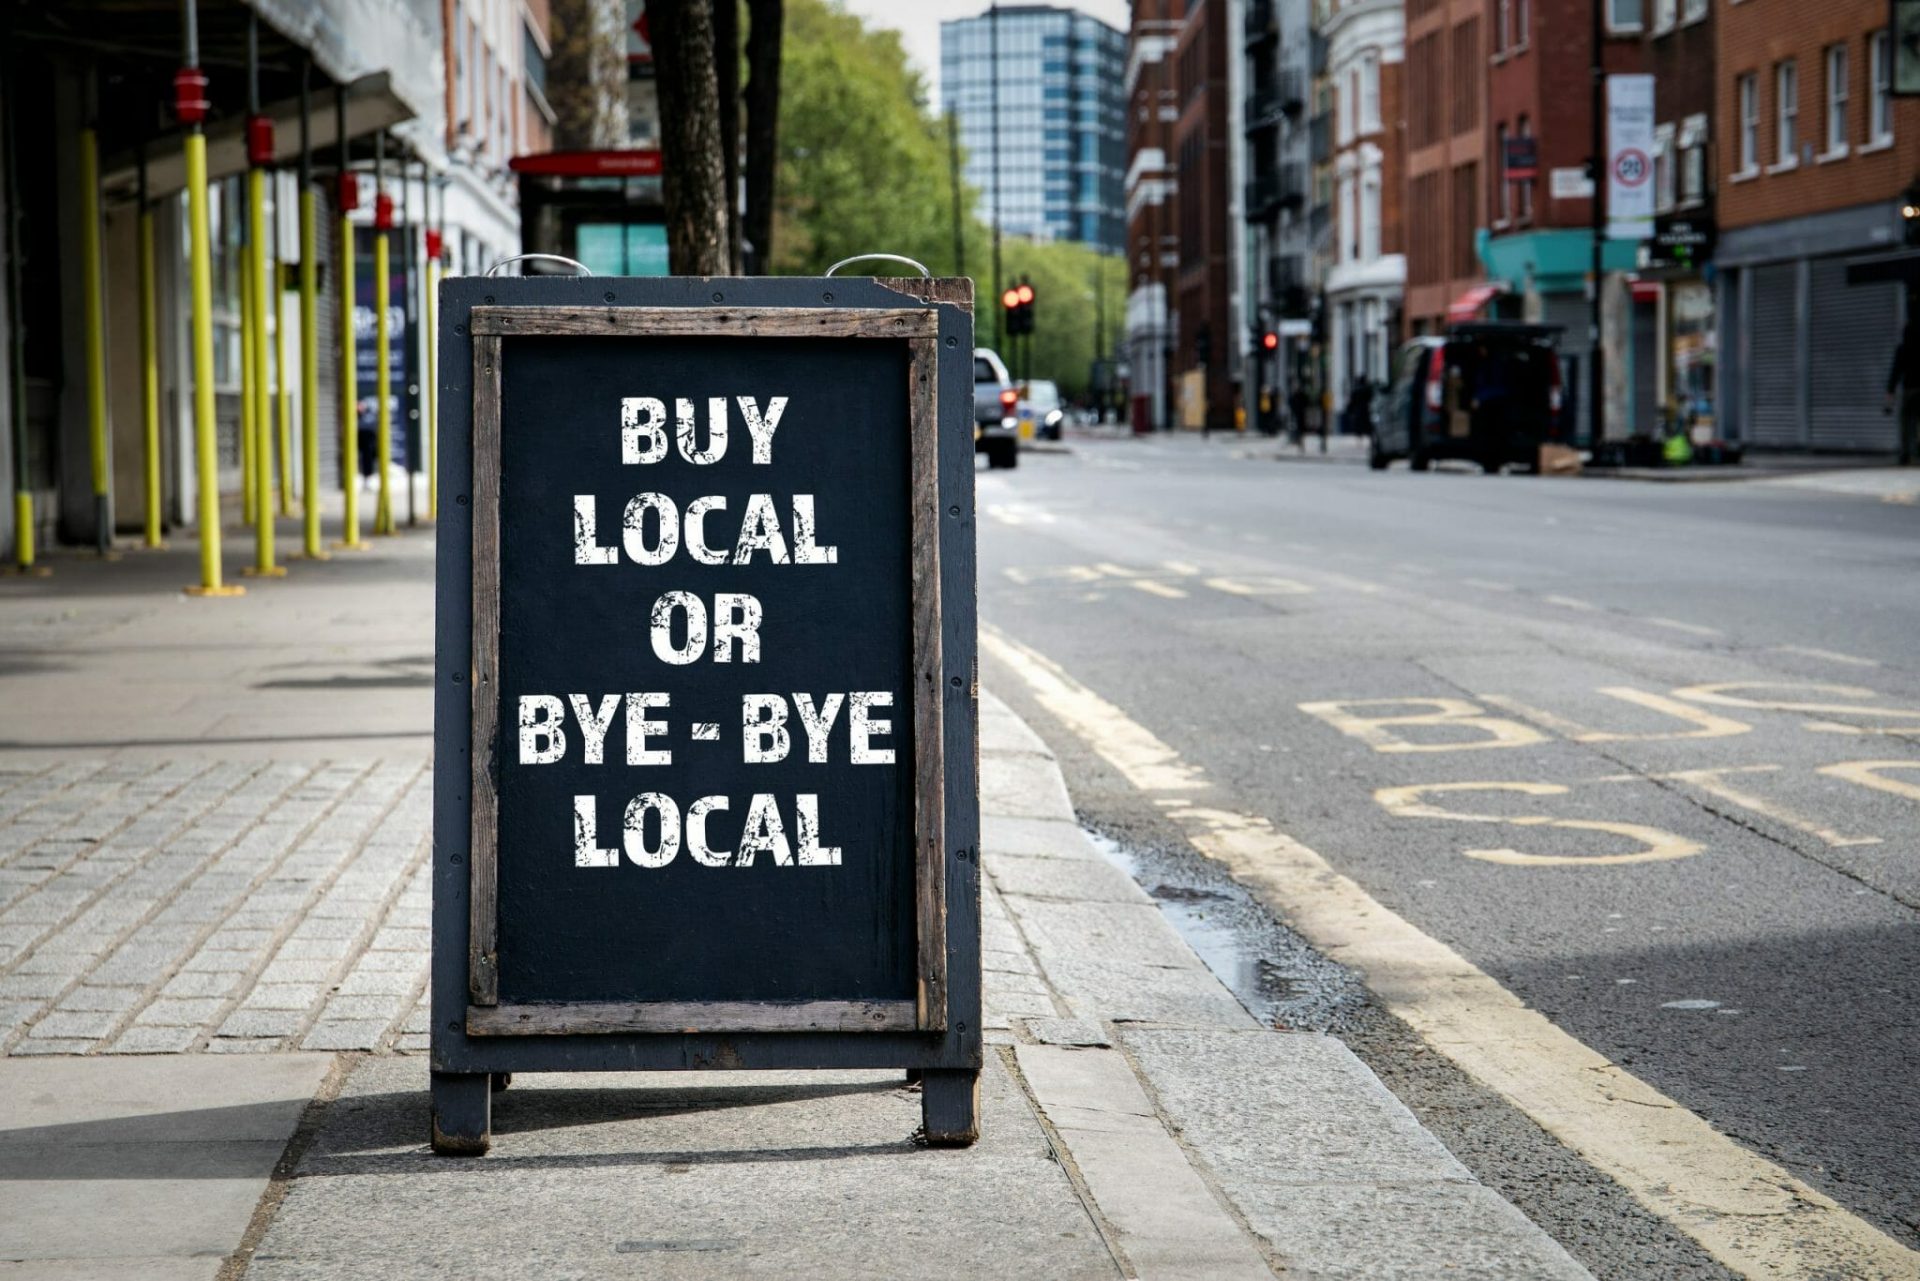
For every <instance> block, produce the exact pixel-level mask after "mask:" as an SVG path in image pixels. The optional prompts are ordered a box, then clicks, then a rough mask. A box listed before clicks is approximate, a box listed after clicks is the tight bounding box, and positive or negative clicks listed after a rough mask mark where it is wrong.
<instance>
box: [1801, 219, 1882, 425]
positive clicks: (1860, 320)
mask: <svg viewBox="0 0 1920 1281" xmlns="http://www.w3.org/2000/svg"><path fill="white" fill-rule="evenodd" d="M1811 266H1812V269H1813V275H1812V283H1813V324H1812V329H1813V332H1812V333H1810V334H1809V335H1808V342H1810V343H1811V344H1812V350H1811V353H1810V354H1811V357H1812V359H1811V361H1810V362H1809V364H1810V366H1811V371H1810V374H1809V377H1808V383H1809V388H1808V391H1809V395H1808V416H1809V417H1810V418H1811V420H1812V422H1811V427H1812V432H1811V444H1812V445H1813V447H1814V448H1815V449H1842V450H1854V449H1871V450H1889V451H1890V450H1893V449H1897V448H1898V447H1899V440H1898V437H1897V434H1896V430H1895V427H1896V420H1895V419H1893V418H1892V417H1891V416H1889V415H1887V414H1886V413H1883V412H1882V410H1881V393H1882V392H1883V391H1884V390H1885V389H1886V385H1887V369H1888V367H1889V366H1890V365H1891V364H1892V363H1893V349H1894V347H1895V346H1896V345H1898V343H1899V341H1900V313H1899V301H1898V298H1897V297H1896V287H1895V286H1893V285H1860V286H1854V287H1849V286H1848V284H1847V266H1846V260H1845V259H1844V258H1838V257H1835V258H1816V259H1814V260H1813V262H1812V264H1811Z"/></svg>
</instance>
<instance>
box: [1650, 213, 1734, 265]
mask: <svg viewBox="0 0 1920 1281" xmlns="http://www.w3.org/2000/svg"><path fill="white" fill-rule="evenodd" d="M1717 239H1718V230H1717V228H1716V226H1715V225H1714V221H1713V219H1711V218H1683V217H1676V216H1663V217H1660V218H1656V219H1655V220H1654V224H1653V239H1652V240H1650V241H1649V242H1648V243H1647V261H1648V263H1649V264H1650V265H1653V266H1663V267H1694V268H1698V267H1700V266H1702V265H1703V264H1705V263H1707V262H1708V261H1710V260H1711V259H1712V258H1713V247H1714V243H1715V241H1716V240H1717Z"/></svg>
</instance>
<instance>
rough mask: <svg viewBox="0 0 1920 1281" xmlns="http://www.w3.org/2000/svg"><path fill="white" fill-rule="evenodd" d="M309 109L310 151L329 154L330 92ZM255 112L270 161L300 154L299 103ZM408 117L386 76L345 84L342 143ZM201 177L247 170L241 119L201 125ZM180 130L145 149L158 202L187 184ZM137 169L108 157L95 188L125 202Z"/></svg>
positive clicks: (130, 161) (121, 157) (128, 155)
mask: <svg viewBox="0 0 1920 1281" xmlns="http://www.w3.org/2000/svg"><path fill="white" fill-rule="evenodd" d="M309 108H310V110H311V112H312V142H313V148H314V150H315V151H316V152H320V151H330V150H331V149H332V148H333V146H334V145H335V142H336V137H335V129H334V114H333V92H332V90H331V89H321V88H317V87H316V88H315V90H314V92H313V95H312V99H311V102H310V103H309ZM261 114H262V115H265V116H267V117H268V118H270V119H271V120H272V121H273V158H274V160H276V161H278V162H282V163H286V162H291V161H293V160H296V159H298V158H299V155H300V100H299V99H298V98H282V99H280V100H279V101H277V102H268V103H263V104H261ZM412 118H413V110H412V109H411V108H410V107H408V106H407V104H406V102H405V101H404V100H402V99H401V98H400V96H399V95H397V94H396V93H394V91H393V88H392V85H391V84H390V82H389V80H388V77H387V73H386V72H384V71H376V72H374V73H373V74H372V75H367V76H362V77H361V78H360V79H358V80H356V81H354V82H353V83H352V84H350V85H348V86H347V140H348V141H349V142H352V141H353V140H354V139H356V138H365V137H369V136H371V135H372V134H373V133H375V132H376V131H378V130H381V129H388V128H391V127H393V126H394V125H396V124H399V123H400V122H401V121H403V120H410V119H412ZM206 132H207V175H208V177H210V178H216V179H217V178H223V177H225V176H226V175H228V174H232V173H239V172H240V171H241V170H243V169H245V168H246V167H247V139H246V120H245V118H244V117H240V116H229V117H227V118H225V119H222V120H215V121H210V122H209V123H208V125H207V131H206ZM180 136H181V135H180V132H179V131H177V130H176V131H172V132H169V133H166V134H163V135H161V136H160V137H158V138H156V139H154V140H153V141H152V142H151V143H150V144H148V146H147V196H148V198H149V199H159V198H161V197H163V196H170V195H172V194H173V193H175V192H177V191H180V190H181V189H183V188H184V187H185V186H186V185H187V174H186V158H185V155H184V152H183V151H182V149H181V146H180ZM137 173H138V170H137V167H136V162H135V157H134V153H133V152H131V151H123V152H120V153H118V154H115V155H112V156H109V157H108V158H107V162H106V164H105V166H104V167H103V170H102V173H101V180H100V185H101V187H102V189H103V190H104V191H105V192H106V194H107V199H109V200H115V199H121V198H130V197H131V196H132V195H133V190H134V185H135V182H136V181H137V177H136V175H137Z"/></svg>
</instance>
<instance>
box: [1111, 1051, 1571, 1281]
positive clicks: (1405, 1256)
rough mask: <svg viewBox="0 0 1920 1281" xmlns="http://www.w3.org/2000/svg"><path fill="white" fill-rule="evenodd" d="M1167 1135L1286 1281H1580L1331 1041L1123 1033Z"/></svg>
mask: <svg viewBox="0 0 1920 1281" xmlns="http://www.w3.org/2000/svg"><path fill="white" fill-rule="evenodd" d="M1115 1032H1116V1035H1117V1036H1118V1038H1119V1039H1120V1041H1121V1043H1122V1044H1123V1045H1124V1046H1125V1047H1126V1050H1127V1052H1128V1054H1129V1055H1130V1056H1131V1057H1132V1059H1133V1061H1134V1063H1135V1064H1136V1065H1137V1066H1138V1067H1139V1069H1140V1071H1141V1073H1142V1074H1143V1075H1144V1077H1145V1079H1146V1081H1147V1083H1148V1085H1149V1086H1150V1087H1151V1089H1152V1091H1153V1095H1154V1098H1155V1100H1156V1101H1157V1102H1158V1104H1159V1105H1160V1110H1161V1112H1162V1114H1163V1115H1164V1116H1165V1118H1166V1120H1167V1123H1168V1124H1169V1125H1171V1126H1173V1127H1174V1128H1176V1129H1177V1131H1178V1132H1179V1133H1180V1135H1181V1137H1182V1139H1183V1140H1184V1141H1185V1142H1186V1143H1187V1144H1188V1145H1189V1146H1190V1147H1191V1148H1193V1149H1194V1150H1195V1151H1198V1152H1201V1153H1203V1154H1204V1159H1205V1161H1206V1164H1207V1167H1208V1168H1209V1169H1210V1170H1211V1171H1212V1173H1213V1175H1214V1177H1215V1178H1216V1179H1218V1180H1219V1184H1220V1187H1221V1190H1222V1191H1223V1192H1224V1193H1225V1194H1226V1195H1227V1197H1228V1198H1230V1199H1231V1200H1232V1202H1233V1204H1234V1205H1235V1206H1236V1207H1238V1209H1239V1211H1240V1213H1241V1214H1242V1215H1243V1216H1244V1217H1245V1219H1246V1220H1247V1222H1248V1224H1249V1225H1250V1226H1251V1227H1252V1228H1253V1230H1254V1231H1256V1232H1258V1233H1259V1234H1260V1235H1261V1236H1262V1237H1263V1238H1264V1239H1265V1240H1266V1241H1267V1242H1268V1244H1269V1245H1270V1246H1271V1247H1272V1249H1273V1250H1274V1252H1275V1253H1276V1254H1278V1255H1279V1257H1280V1258H1281V1260H1282V1262H1283V1263H1284V1264H1285V1267H1286V1275H1288V1276H1306V1277H1315V1278H1329V1279H1333V1278H1341V1279H1345V1278H1351V1279H1352V1281H1376V1279H1378V1278H1416V1277H1443V1276H1446V1277H1456V1276H1471V1277H1475V1278H1487V1279H1489V1281H1493V1279H1500V1278H1512V1279H1513V1281H1575V1279H1577V1278H1586V1277H1587V1276H1588V1273H1587V1272H1586V1270H1585V1269H1584V1268H1582V1267H1581V1266H1580V1265H1579V1264H1577V1263H1575V1262H1574V1261H1573V1259H1572V1258H1571V1257H1569V1256H1568V1254H1567V1253H1566V1251H1565V1250H1563V1249H1562V1248H1561V1247H1560V1246H1559V1244H1558V1243H1556V1242H1555V1241H1554V1240H1553V1239H1552V1238H1551V1237H1549V1236H1547V1234H1546V1233H1544V1232H1542V1231H1541V1230H1540V1229H1539V1228H1538V1227H1536V1226H1535V1225H1534V1224H1533V1223H1532V1222H1530V1221H1529V1220H1528V1219H1527V1218H1526V1216H1524V1215H1523V1214H1521V1213H1520V1211H1518V1210H1516V1209H1515V1208H1514V1207H1513V1206H1512V1205H1510V1204H1508V1203H1507V1202H1506V1201H1505V1200H1504V1199H1502V1198H1501V1197H1500V1196H1499V1195H1497V1194H1496V1193H1494V1192H1492V1191H1491V1190H1489V1189H1488V1188H1486V1187H1484V1186H1483V1185H1481V1184H1479V1183H1478V1182H1476V1181H1475V1180H1474V1178H1473V1176H1472V1175H1471V1174H1470V1173H1469V1172H1468V1171H1467V1169H1466V1167H1465V1166H1463V1165H1461V1164H1460V1162H1459V1161H1457V1160H1456V1159H1455V1158H1454V1157H1453V1155H1452V1154H1451V1153H1449V1152H1448V1151H1447V1150H1446V1148H1444V1147H1443V1146H1441V1144H1440V1142H1439V1141H1438V1140H1437V1139H1435V1138H1434V1137H1433V1136H1432V1135H1431V1134H1429V1133H1428V1132H1427V1131H1426V1129H1425V1128H1424V1127H1422V1126H1421V1124H1420V1122H1419V1121H1418V1120H1416V1119H1415V1118H1414V1116H1413V1114H1412V1113H1411V1112H1409V1111H1408V1110H1407V1108H1406V1105H1405V1104H1403V1103H1401V1102H1400V1101H1399V1100H1398V1099H1396V1098H1395V1097H1394V1096H1393V1095H1392V1094H1391V1093H1390V1092H1389V1091H1388V1090H1387V1088H1386V1087H1385V1086H1384V1085H1382V1084H1381V1083H1380V1080H1379V1078H1378V1077H1376V1076H1374V1074H1373V1073H1372V1071H1370V1070H1369V1069H1368V1068H1367V1066H1366V1065H1365V1064H1363V1063H1362V1062H1360V1060H1359V1059H1358V1058H1357V1057H1355V1055H1354V1053H1353V1051H1351V1050H1349V1049H1348V1048H1347V1047H1346V1046H1345V1045H1343V1044H1341V1043H1340V1042H1339V1041H1337V1040H1335V1039H1334V1038H1332V1037H1328V1036H1320V1035H1315V1034H1309V1033H1299V1032H1272V1031H1258V1032H1234V1031H1230V1030H1225V1029H1217V1028H1142V1027H1119V1028H1116V1029H1115Z"/></svg>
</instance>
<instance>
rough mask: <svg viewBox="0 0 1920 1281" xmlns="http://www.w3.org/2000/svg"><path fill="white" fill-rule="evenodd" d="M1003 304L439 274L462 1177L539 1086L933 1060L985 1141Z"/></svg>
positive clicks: (842, 284) (440, 949) (451, 991)
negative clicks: (983, 452) (998, 358)
mask: <svg viewBox="0 0 1920 1281" xmlns="http://www.w3.org/2000/svg"><path fill="white" fill-rule="evenodd" d="M972 300H973V292H972V285H971V282H969V281H966V280H917V281H914V280H873V279H847V278H844V277H841V278H833V277H821V278H803V277H786V278H760V279H752V280H735V279H729V280H710V279H695V278H667V279H644V280H641V279H606V278H595V279H561V278H537V279H483V278H474V277H466V278H455V279H451V280H446V281H443V282H442V283H441V286H440V307H439V320H440V329H439V339H438V341H439V352H440V360H439V362H438V366H437V368H438V371H439V375H438V376H439V380H440V387H439V397H438V405H439V423H438V428H439V434H438V440H439V450H438V472H439V489H440V494H441V496H442V503H441V507H440V511H439V518H438V529H437V565H436V594H435V600H436V609H435V623H434V629H435V646H434V650H435V655H434V676H435V685H436V689H437V695H436V697H435V700H434V840H433V846H434V847H433V971H432V989H431V990H432V1009H433V1024H432V1027H433V1034H432V1089H433V1120H432V1136H433V1144H434V1147H435V1149H436V1150H437V1151H440V1152H445V1153H463V1154H472V1153H478V1152H483V1151H485V1150H486V1148H487V1145H488V1143H489V1141H490V1136H489V1127H490V1107H491V1104H490V1099H491V1097H492V1090H493V1089H496V1088H498V1087H500V1086H501V1085H502V1084H503V1083H504V1081H505V1078H506V1075H507V1074H510V1073H513V1072H518V1071H528V1072H551V1071H633V1070H656V1071H657V1070H684V1069H695V1070H718V1069H738V1068H770V1069H790V1068H812V1067H819V1068H846V1067H894V1068H905V1069H908V1070H910V1071H912V1072H914V1073H916V1074H917V1075H918V1077H919V1080H920V1082H921V1087H922V1092H921V1112H922V1120H923V1135H924V1137H925V1139H926V1141H927V1142H929V1143H932V1144H950V1143H970V1142H972V1141H973V1140H974V1138H975V1137H976V1136H977V1135H978V1131H979V1097H978V1073H979V1068H980V1063H981V1056H982V1053H983V1040H982V1030H981V1027H980V1020H981V993H980V900H979V895H980V864H979V844H978V841H979V813H978V801H977V794H978V777H977V756H976V753H977V741H978V732H977V721H978V708H977V696H978V691H977V688H976V680H975V677H976V675H977V663H976V634H975V629H976V612H975V600H974V571H975V560H974V546H973V520H974V498H973V473H974V458H973V455H974V440H973V404H972V390H973V388H972V381H971V379H972V372H973V350H972V346H973V314H972V313H973V307H972ZM782 398H784V399H782ZM716 400H718V401H720V402H721V403H720V405H719V406H718V408H717V410H716V408H715V406H714V405H713V402H714V401H716ZM776 402H779V403H778V408H777V410H776ZM683 404H684V413H685V416H686V418H687V419H688V420H689V421H688V422H687V424H686V427H687V431H686V433H685V438H684V440H683V439H682V433H681V422H680V419H681V416H682V412H683V411H682V406H683ZM749 411H751V412H749ZM716 413H717V414H718V418H717V419H716V417H715V415H716ZM715 421H723V422H725V423H726V447H725V449H721V448H720V447H719V443H718V442H717V441H716V440H715V439H714V437H713V435H712V429H711V424H712V423H713V422H715ZM629 516H631V517H632V519H631V520H629ZM695 615H697V616H698V620H699V622H698V625H697V626H696V625H695V622H694V618H695ZM695 632H699V633H701V634H700V635H699V636H698V637H696V636H695V635H694V633H695ZM749 721H752V722H753V724H751V725H750V724H749ZM772 721H780V722H781V724H780V725H779V729H778V731H774V730H771V729H769V728H768V725H769V724H770V723H771V722H772ZM783 735H784V738H783ZM856 744H858V752H857V753H856ZM589 745H590V746H591V750H590V746H589ZM629 819H631V820H632V824H631V825H630V824H629ZM670 837H671V838H677V839H669V838H670ZM748 852H751V854H752V857H751V859H750V860H749V859H748V858H747V857H746V855H747V853H748Z"/></svg>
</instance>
